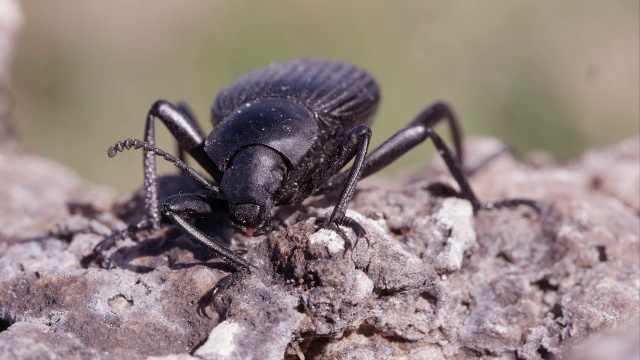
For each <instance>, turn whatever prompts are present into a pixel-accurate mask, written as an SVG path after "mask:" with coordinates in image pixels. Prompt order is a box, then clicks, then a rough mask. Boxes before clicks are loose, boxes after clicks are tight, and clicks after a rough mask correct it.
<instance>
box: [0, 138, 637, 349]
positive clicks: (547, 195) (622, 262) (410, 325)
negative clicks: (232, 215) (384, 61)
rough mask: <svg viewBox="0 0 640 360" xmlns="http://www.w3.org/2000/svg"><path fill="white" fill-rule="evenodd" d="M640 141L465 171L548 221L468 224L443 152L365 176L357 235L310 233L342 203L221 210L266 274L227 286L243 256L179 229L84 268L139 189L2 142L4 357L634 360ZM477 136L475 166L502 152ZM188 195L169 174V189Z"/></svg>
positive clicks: (512, 213) (227, 231)
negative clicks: (209, 248)
mask: <svg viewBox="0 0 640 360" xmlns="http://www.w3.org/2000/svg"><path fill="white" fill-rule="evenodd" d="M639 144H640V142H639V141H638V139H630V140H627V141H624V142H622V143H620V144H617V145H614V146H612V147H610V148H606V149H601V150H592V151H589V152H588V153H587V154H585V155H584V156H583V157H581V158H579V159H577V160H575V161H572V162H569V163H565V164H557V163H555V162H554V161H553V160H552V159H550V158H548V157H545V159H546V160H544V161H537V160H536V161H532V162H520V161H518V160H516V159H514V158H513V157H511V156H510V155H508V154H506V155H503V156H501V157H499V158H497V159H495V160H494V161H493V162H491V163H489V164H488V165H486V166H485V167H483V168H481V169H480V170H479V171H478V172H477V173H475V174H474V176H473V177H472V186H473V187H474V189H475V190H476V191H477V193H478V196H479V197H480V198H481V199H482V200H496V199H501V198H505V197H532V198H535V199H537V200H540V201H542V202H543V203H544V204H545V207H544V209H543V211H542V213H540V214H538V213H536V212H535V211H534V210H532V209H530V208H527V207H524V206H521V207H517V208H512V209H496V210H491V211H481V212H479V213H478V214H476V215H475V216H474V215H473V213H472V211H471V206H470V204H468V203H467V202H466V201H465V200H461V199H459V198H456V197H452V196H451V195H452V194H454V193H455V185H451V182H450V180H447V175H446V172H445V171H443V169H442V167H441V164H440V161H439V160H438V159H435V160H434V162H432V163H431V165H430V166H429V167H428V168H427V170H428V171H429V172H427V170H425V172H423V173H419V174H417V175H414V176H412V177H411V178H408V179H404V180H403V179H397V180H395V181H394V182H393V183H381V182H369V183H368V184H367V181H364V182H363V183H362V184H360V185H359V187H358V191H357V193H356V196H355V197H354V199H353V201H352V203H351V205H350V210H349V211H348V216H350V217H352V218H354V219H355V220H356V221H357V222H358V223H359V224H360V225H361V226H362V227H363V228H364V229H365V231H366V235H365V236H364V237H362V238H357V237H356V236H355V234H354V233H353V231H352V230H350V229H348V228H344V227H339V228H338V227H335V226H331V227H329V228H324V229H321V228H319V227H318V225H317V224H318V223H320V222H321V221H322V219H324V218H326V217H327V216H328V215H329V214H330V212H331V210H332V204H334V202H335V197H331V196H329V197H318V198H313V199H309V200H308V201H307V202H305V203H304V204H303V205H300V206H286V207H281V208H279V209H278V210H277V212H276V213H275V214H274V217H275V219H276V221H277V223H278V224H279V225H280V226H279V227H278V228H277V229H276V231H274V232H272V233H270V234H267V235H264V236H261V237H257V238H250V237H246V236H244V235H242V234H237V233H234V232H233V230H232V229H231V228H229V227H227V226H226V225H225V223H224V221H222V220H221V221H211V222H209V223H207V224H204V225H205V228H206V229H207V231H208V232H209V233H211V234H213V235H214V236H216V238H217V239H218V240H219V241H222V242H225V243H227V244H228V245H230V246H231V247H232V249H234V250H235V251H241V252H243V253H245V255H244V256H245V258H247V259H248V260H250V261H251V262H252V263H254V264H255V265H256V266H257V267H258V270H256V271H254V272H253V273H252V274H251V275H250V276H248V277H246V278H244V279H243V280H242V281H240V282H239V283H237V284H234V285H233V286H231V287H230V288H228V289H226V290H218V291H213V289H214V287H215V285H216V284H217V283H218V282H219V281H220V280H221V279H223V278H224V277H225V276H227V275H228V274H229V271H231V267H230V266H229V265H228V264H226V263H225V262H224V261H223V260H219V259H216V258H215V257H212V256H211V254H209V253H207V252H205V251H203V250H202V249H201V248H199V247H198V246H196V245H195V244H194V243H192V242H191V241H190V240H189V239H188V238H186V237H185V236H184V235H183V234H181V233H180V231H177V230H176V229H175V228H173V227H172V226H171V225H169V224H167V226H166V227H165V229H164V230H163V231H160V232H157V233H153V234H146V235H145V234H142V235H141V239H140V240H139V241H138V242H135V241H132V240H130V239H129V240H126V241H123V242H121V243H119V244H118V247H117V249H116V250H114V251H111V252H110V253H109V254H107V257H108V258H109V259H111V260H112V263H113V264H114V265H115V268H114V269H111V270H106V269H101V268H98V267H96V265H95V264H91V261H90V260H91V254H92V249H93V247H94V246H95V245H96V244H97V243H98V242H99V241H101V240H102V239H103V238H104V237H105V236H107V235H108V234H109V233H110V231H111V229H123V228H124V227H125V224H126V223H127V222H133V221H135V220H136V219H138V218H139V217H140V216H141V209H142V204H141V197H140V196H139V195H136V196H133V197H130V198H124V199H123V198H120V199H118V198H116V196H115V194H114V193H113V192H112V191H109V190H105V189H103V188H98V187H95V186H92V185H90V184H86V183H85V182H84V181H82V180H81V179H79V178H78V177H77V176H76V175H74V174H73V173H72V172H71V171H69V170H66V169H64V168H63V167H61V166H60V165H57V164H53V163H51V162H49V161H47V160H44V159H42V158H40V157H38V156H35V155H33V154H29V153H26V152H24V151H22V150H20V148H18V147H4V148H3V150H2V152H0V182H1V183H2V184H3V187H2V188H1V190H0V214H2V217H0V219H2V220H1V221H2V223H1V225H2V226H0V319H2V320H1V322H0V325H2V329H3V331H2V332H1V333H0V351H2V353H3V354H9V355H7V356H9V357H13V358H55V357H59V358H71V359H73V358H78V359H81V358H96V359H121V358H127V359H144V358H153V359H191V358H196V359H246V358H261V359H279V358H283V357H285V358H291V359H296V358H303V357H306V358H344V359H356V358H357V359H377V358H406V359H424V358H433V359H459V358H472V357H484V358H496V359H502V358H518V359H550V358H553V357H565V356H570V355H568V354H569V353H570V352H571V351H573V350H575V351H576V352H577V353H576V354H575V355H574V356H580V354H585V352H587V353H596V350H593V349H594V347H595V349H597V348H599V345H598V344H603V345H602V346H604V347H607V346H609V347H610V346H611V345H610V344H612V343H613V344H618V343H622V344H624V345H625V351H626V352H625V354H627V353H628V354H633V353H634V351H635V353H637V352H638V344H637V342H636V343H633V342H629V341H628V340H626V342H625V339H627V338H628V336H626V334H625V329H629V328H631V329H633V328H637V324H638V321H640V299H639V296H638V293H639V291H640V289H639V287H640V280H639V276H640V259H639V257H638V255H639V253H640V234H639V232H640V219H639V215H638V209H637V206H636V203H635V202H634V201H635V200H633V199H637V198H638V197H640V190H639V189H638V186H637V185H638V183H637V182H636V183H635V184H632V183H631V182H628V181H620V182H616V181H614V179H615V178H616V177H618V176H627V177H630V176H632V175H633V173H634V171H636V172H637V169H638V168H639V166H640V159H639V158H640V154H639V153H640V152H639V151H638V149H639V148H640V147H639ZM466 146H467V149H468V152H469V153H470V154H474V156H470V157H469V161H470V162H472V161H475V159H474V158H477V159H481V158H482V154H484V153H490V152H491V151H495V149H497V148H499V147H500V146H502V145H500V144H499V143H498V142H496V141H494V140H492V139H475V140H473V141H468V142H467V143H466ZM491 149H493V150H491ZM531 158H532V157H530V159H531ZM609 164H615V166H613V167H612V168H610V171H609V172H607V171H605V170H604V169H607V166H608V165H609ZM441 180H444V181H445V182H444V183H442V182H441ZM634 185H636V186H635V187H634ZM616 186H620V187H621V189H618V188H617V187H616ZM195 188H197V186H196V185H195V184H193V183H192V182H190V180H189V179H188V178H185V177H184V176H167V177H163V178H162V181H161V190H162V194H161V196H163V197H164V196H167V195H169V194H171V193H176V192H178V191H193V189H195ZM88 260H89V261H88ZM87 265H88V268H87V267H86V266H87ZM624 356H626V355H624Z"/></svg>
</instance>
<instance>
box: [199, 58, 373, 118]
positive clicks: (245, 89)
mask: <svg viewBox="0 0 640 360" xmlns="http://www.w3.org/2000/svg"><path fill="white" fill-rule="evenodd" d="M264 98H286V99H290V100H292V101H295V102H297V103H299V104H300V105H303V106H306V107H308V108H309V109H310V110H311V111H312V112H314V113H316V114H318V116H319V119H320V120H321V121H323V122H324V123H326V124H327V125H329V126H330V125H332V124H334V125H338V126H342V127H345V128H352V127H354V126H356V125H357V124H369V123H370V121H371V117H372V115H373V114H374V112H375V110H376V108H377V106H378V102H379V100H380V89H379V87H378V84H377V83H376V81H375V80H374V78H373V77H372V76H371V75H369V74H368V73H367V72H366V71H364V70H362V69H360V68H358V67H355V66H353V65H350V64H346V63H340V62H335V61H327V60H319V59H295V60H291V61H287V62H283V63H275V64H269V65H267V66H265V67H263V68H261V69H258V70H255V71H253V72H250V73H248V74H246V75H244V76H242V77H240V78H238V79H237V80H235V81H234V82H232V83H231V84H229V85H228V86H227V87H225V88H224V89H223V90H222V91H221V92H220V94H219V95H218V96H217V98H216V100H215V104H214V106H213V109H212V111H211V114H212V122H213V125H214V126H216V125H217V124H218V123H220V122H221V121H222V120H224V118H225V117H226V116H227V115H229V113H231V112H232V111H234V110H235V109H237V108H238V107H239V106H240V105H242V104H245V103H247V102H249V101H252V100H257V99H264ZM362 120H365V121H362Z"/></svg>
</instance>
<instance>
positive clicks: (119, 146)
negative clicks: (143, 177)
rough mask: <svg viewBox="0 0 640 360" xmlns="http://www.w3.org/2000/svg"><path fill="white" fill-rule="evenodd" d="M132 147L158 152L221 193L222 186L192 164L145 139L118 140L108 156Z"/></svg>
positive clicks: (211, 188) (108, 152) (194, 177)
mask: <svg viewBox="0 0 640 360" xmlns="http://www.w3.org/2000/svg"><path fill="white" fill-rule="evenodd" d="M132 148H133V149H143V150H144V151H151V152H153V153H154V154H156V155H158V156H160V157H162V158H163V159H165V160H167V161H168V162H170V163H172V164H173V165H175V166H176V167H177V168H178V169H180V170H182V171H184V172H186V173H187V175H189V176H191V177H192V178H193V179H195V180H196V181H197V182H199V183H200V184H202V185H203V186H204V187H205V188H207V189H208V190H211V191H213V192H214V193H219V192H220V188H218V187H217V186H215V185H214V184H212V183H211V182H210V181H209V180H207V179H206V178H205V177H204V176H202V175H200V173H198V172H197V171H196V170H195V169H194V168H192V167H191V166H189V165H187V164H185V163H184V161H181V160H180V159H178V158H176V157H175V156H173V155H171V154H169V153H168V152H166V151H164V150H162V149H160V148H157V147H155V146H151V145H149V143H147V142H145V141H142V140H138V139H126V140H124V141H118V142H116V143H115V145H113V146H109V149H107V156H109V157H110V158H112V157H115V156H116V155H117V154H118V152H124V151H125V150H131V149H132Z"/></svg>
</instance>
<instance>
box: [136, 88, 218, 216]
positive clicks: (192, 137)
mask: <svg viewBox="0 0 640 360" xmlns="http://www.w3.org/2000/svg"><path fill="white" fill-rule="evenodd" d="M156 118H158V119H160V120H161V121H162V122H163V123H164V124H165V125H166V127H167V128H168V129H169V131H170V132H171V134H172V135H173V136H174V137H175V139H176V140H177V141H178V145H179V146H180V148H182V149H184V150H185V151H186V152H188V153H189V154H190V155H191V156H192V157H193V158H194V159H195V160H196V161H197V162H198V163H199V164H200V165H202V167H203V168H205V170H207V172H209V173H210V174H212V175H213V176H214V178H215V179H216V180H219V179H220V177H221V176H220V172H219V171H218V169H217V167H216V166H215V164H213V161H211V159H210V158H209V156H207V154H206V152H205V151H204V134H203V132H202V130H201V129H200V127H199V126H198V124H197V123H196V122H195V119H194V118H193V116H192V114H191V113H190V111H189V110H188V109H187V108H186V105H179V106H178V107H176V106H174V105H172V104H171V103H169V102H167V101H164V100H158V101H156V102H155V103H154V104H153V105H152V106H151V109H150V110H149V113H148V114H147V123H146V126H145V131H144V139H145V142H146V143H147V144H149V145H150V146H151V147H153V146H155V126H154V123H155V119H156ZM144 189H145V210H146V213H147V217H148V218H149V222H150V223H151V226H152V228H154V229H158V228H159V227H160V208H159V202H158V174H157V171H156V159H155V154H154V153H153V152H152V151H148V150H145V152H144Z"/></svg>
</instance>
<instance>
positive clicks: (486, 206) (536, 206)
mask: <svg viewBox="0 0 640 360" xmlns="http://www.w3.org/2000/svg"><path fill="white" fill-rule="evenodd" d="M519 205H524V206H528V207H530V208H532V209H533V210H535V212H537V213H538V214H539V213H541V212H542V208H543V207H544V206H543V204H542V203H541V202H539V201H536V200H532V199H505V200H500V201H494V202H486V203H483V204H482V205H481V207H480V209H479V210H494V209H500V208H503V207H515V206H519Z"/></svg>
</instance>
